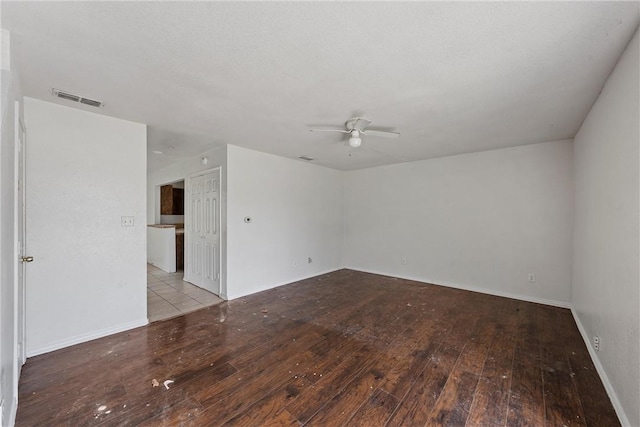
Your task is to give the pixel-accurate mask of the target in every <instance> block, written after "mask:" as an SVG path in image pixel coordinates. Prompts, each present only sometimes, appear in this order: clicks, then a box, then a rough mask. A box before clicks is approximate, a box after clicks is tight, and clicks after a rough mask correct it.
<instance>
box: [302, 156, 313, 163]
mask: <svg viewBox="0 0 640 427" xmlns="http://www.w3.org/2000/svg"><path fill="white" fill-rule="evenodd" d="M298 158H299V159H300V160H306V161H307V162H310V161H311V160H315V159H314V158H311V157H308V156H298Z"/></svg>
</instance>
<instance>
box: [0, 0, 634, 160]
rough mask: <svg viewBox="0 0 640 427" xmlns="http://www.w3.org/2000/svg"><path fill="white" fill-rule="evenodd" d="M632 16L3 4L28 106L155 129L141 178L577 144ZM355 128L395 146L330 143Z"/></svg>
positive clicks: (554, 8) (421, 8)
mask: <svg viewBox="0 0 640 427" xmlns="http://www.w3.org/2000/svg"><path fill="white" fill-rule="evenodd" d="M639 16H640V12H639V3H638V2H512V3H508V2H498V3H493V2H492V3H488V2H487V3H479V2H478V3H467V2H465V3H460V2H408V3H405V2H390V3H386V2H384V3H383V2H349V3H347V2H285V3H280V2H277V3H276V2H258V3H255V2H217V3H211V2H175V3H173V2H172V3H168V2H126V3H123V2H100V3H94V2H68V3H50V2H43V3H35V2H16V3H13V2H5V1H3V2H2V27H3V28H5V29H8V30H9V31H11V34H12V45H13V46H14V47H15V48H16V50H17V61H18V66H19V68H20V73H21V78H22V86H23V92H24V94H25V95H27V96H31V97H35V98H40V99H44V100H48V101H53V102H59V103H61V104H66V105H72V106H75V107H78V108H83V109H86V110H89V111H96V110H95V109H92V108H91V107H84V106H79V105H78V104H72V103H69V102H68V101H63V100H57V99H54V98H53V97H52V96H51V95H50V90H51V88H54V87H55V88H58V89H63V90H66V91H69V92H72V93H76V94H78V95H81V96H85V97H88V98H93V99H97V100H101V101H103V102H104V103H105V104H106V106H105V107H104V108H102V109H100V110H97V112H99V113H101V114H106V115H110V116H114V117H120V118H123V119H127V120H132V121H136V122H141V123H146V124H148V125H149V144H148V145H149V151H150V152H151V151H152V150H160V151H163V153H164V154H162V155H149V165H148V166H149V170H156V169H158V168H160V167H163V166H166V165H168V164H170V163H171V162H174V161H176V160H179V159H181V158H184V157H190V156H193V155H196V154H199V153H201V152H203V151H206V150H207V149H209V148H213V147H214V146H216V145H221V144H235V145H239V146H243V147H247V148H251V149H255V150H259V151H263V152H268V153H273V154H277V155H281V156H285V157H291V158H297V157H298V156H300V155H307V156H310V157H313V158H315V159H316V160H315V161H314V163H316V164H320V165H324V166H329V167H332V168H336V169H341V170H351V169H358V168H364V167H371V166H376V165H382V164H389V163H396V162H399V161H403V160H419V159H426V158H433V157H440V156H446V155H452V154H458V153H467V152H475V151H482V150H488V149H494V148H500V147H508V146H516V145H523V144H530V143H536V142H543V141H553V140H559V139H566V138H571V137H573V136H574V135H575V133H576V131H577V130H578V128H579V127H580V125H581V123H582V120H583V119H584V117H585V115H586V114H587V112H588V110H589V108H590V107H591V105H592V104H593V102H594V101H595V99H596V97H597V95H598V93H599V91H600V89H601V88H602V85H603V84H604V82H605V80H606V78H607V76H608V74H609V73H610V71H611V70H612V68H613V66H614V65H615V62H616V60H617V58H618V57H619V55H620V54H621V52H622V50H623V49H624V47H625V46H626V44H627V42H628V41H629V40H630V39H631V36H632V35H633V32H634V30H635V29H636V28H637V26H638V22H639V21H640V18H639ZM354 115H362V116H364V117H366V118H368V119H370V120H372V121H373V124H372V125H371V126H372V127H381V128H385V129H391V130H396V131H399V132H400V133H401V137H400V138H399V139H397V140H387V139H381V138H374V137H369V138H367V137H365V139H364V142H363V146H362V147H361V148H360V149H350V148H348V147H347V146H345V144H344V142H341V141H342V140H341V138H342V136H341V134H331V133H312V132H309V131H308V129H309V128H310V127H311V126H320V125H322V126H327V125H343V124H344V122H345V121H346V120H347V119H349V118H351V117H352V116H354Z"/></svg>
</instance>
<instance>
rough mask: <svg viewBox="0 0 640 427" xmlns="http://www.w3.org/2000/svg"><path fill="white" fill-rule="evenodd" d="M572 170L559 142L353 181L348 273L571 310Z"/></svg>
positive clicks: (362, 175)
mask: <svg viewBox="0 0 640 427" xmlns="http://www.w3.org/2000/svg"><path fill="white" fill-rule="evenodd" d="M571 163H572V145H571V141H557V142H548V143H542V144H534V145H527V146H522V147H515V148H508V149H502V150H493V151H485V152H481V153H474V154H465V155H459V156H451V157H444V158H438V159H432V160H424V161H418V162H412V163H404V164H399V165H391V166H383V167H376V168H372V169H364V170H359V171H352V172H348V173H347V174H346V180H345V197H344V200H345V224H346V225H345V228H346V233H345V264H346V266H347V267H349V268H353V269H357V270H363V271H369V272H375V273H381V274H387V275H393V276H397V277H403V278H410V279H415V280H420V281H425V282H430V283H436V284H441V285H448V286H454V287H458V288H462V289H472V290H479V291H481V292H486V293H492V294H497V295H505V296H513V297H516V298H522V299H526V300H531V301H540V302H547V303H551V304H557V305H568V302H569V296H570V284H571V228H572V165H571ZM403 258H405V259H406V265H405V264H403V262H402V259H403ZM530 273H532V274H535V275H536V282H535V283H530V282H528V277H527V275H528V274H530Z"/></svg>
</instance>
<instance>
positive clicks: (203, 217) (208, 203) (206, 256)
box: [186, 170, 220, 295]
mask: <svg viewBox="0 0 640 427" xmlns="http://www.w3.org/2000/svg"><path fill="white" fill-rule="evenodd" d="M189 198H190V200H189V214H188V215H189V216H188V224H186V226H187V236H186V238H187V249H188V250H187V256H186V263H187V272H188V275H187V277H186V280H187V281H189V282H191V283H193V284H194V285H197V286H200V287H202V288H204V289H206V290H208V291H210V292H213V293H215V294H218V295H219V294H220V170H216V171H213V172H210V173H206V174H204V175H199V176H194V177H192V178H191V179H190V180H189Z"/></svg>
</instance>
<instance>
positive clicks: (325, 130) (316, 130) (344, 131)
mask: <svg viewBox="0 0 640 427" xmlns="http://www.w3.org/2000/svg"><path fill="white" fill-rule="evenodd" d="M309 131H310V132H340V133H349V131H346V130H344V129H309Z"/></svg>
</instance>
